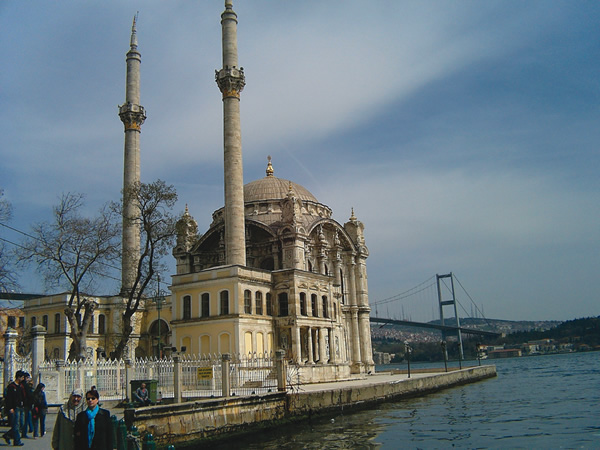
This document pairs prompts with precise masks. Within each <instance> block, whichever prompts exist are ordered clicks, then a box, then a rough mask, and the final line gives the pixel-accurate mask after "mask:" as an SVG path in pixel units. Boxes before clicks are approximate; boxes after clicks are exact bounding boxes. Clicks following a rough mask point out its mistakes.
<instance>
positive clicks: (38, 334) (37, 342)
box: [31, 325, 46, 386]
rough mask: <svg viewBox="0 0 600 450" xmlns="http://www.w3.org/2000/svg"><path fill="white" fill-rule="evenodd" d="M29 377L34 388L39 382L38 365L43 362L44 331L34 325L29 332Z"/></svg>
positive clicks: (42, 328)
mask: <svg viewBox="0 0 600 450" xmlns="http://www.w3.org/2000/svg"><path fill="white" fill-rule="evenodd" d="M31 337H32V342H31V372H32V373H31V377H32V378H33V384H34V386H37V385H38V384H39V383H40V382H41V380H40V364H42V363H43V362H44V359H45V358H44V347H45V342H46V339H45V338H46V329H45V328H44V327H43V326H41V325H36V326H35V327H33V328H32V330H31Z"/></svg>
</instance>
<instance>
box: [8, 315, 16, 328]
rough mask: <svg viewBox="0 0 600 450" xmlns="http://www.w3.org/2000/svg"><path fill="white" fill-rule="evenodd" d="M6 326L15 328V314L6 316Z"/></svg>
mask: <svg viewBox="0 0 600 450" xmlns="http://www.w3.org/2000/svg"><path fill="white" fill-rule="evenodd" d="M8 326H9V327H10V328H17V318H16V317H15V316H8Z"/></svg>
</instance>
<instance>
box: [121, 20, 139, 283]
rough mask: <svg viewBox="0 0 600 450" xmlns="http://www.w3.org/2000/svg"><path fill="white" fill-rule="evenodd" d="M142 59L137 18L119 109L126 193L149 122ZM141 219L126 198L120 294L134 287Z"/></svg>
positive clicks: (133, 181) (135, 179) (134, 178)
mask: <svg viewBox="0 0 600 450" xmlns="http://www.w3.org/2000/svg"><path fill="white" fill-rule="evenodd" d="M141 62H142V56H141V54H140V52H139V51H138V49H137V34H136V27H135V18H134V20H133V26H132V27H131V42H130V49H129V52H127V80H126V90H125V103H123V104H122V105H121V106H120V107H119V117H120V118H121V121H122V122H123V125H124V126H125V148H124V154H123V189H124V190H126V189H128V188H131V187H132V186H134V185H135V184H136V183H139V182H140V133H141V130H142V124H143V123H144V121H145V120H146V111H145V110H144V107H143V106H141V105H140V104H139V103H140V64H141ZM138 215H139V206H138V205H137V202H136V200H135V199H134V198H132V197H131V195H130V193H128V192H124V194H123V242H122V247H123V256H122V262H121V293H122V294H125V293H127V292H129V291H130V290H131V289H132V287H133V283H134V279H135V272H136V267H137V257H138V252H139V249H140V232H139V228H138V226H137V224H136V223H134V222H132V220H131V219H132V218H135V217H137V216H138Z"/></svg>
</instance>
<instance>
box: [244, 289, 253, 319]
mask: <svg viewBox="0 0 600 450" xmlns="http://www.w3.org/2000/svg"><path fill="white" fill-rule="evenodd" d="M244 312H245V313H246V314H252V292H250V291H249V290H248V289H246V290H245V291H244Z"/></svg>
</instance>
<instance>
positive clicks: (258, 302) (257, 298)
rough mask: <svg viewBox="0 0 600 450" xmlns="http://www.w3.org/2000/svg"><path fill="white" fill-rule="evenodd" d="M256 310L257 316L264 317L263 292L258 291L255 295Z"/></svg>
mask: <svg viewBox="0 0 600 450" xmlns="http://www.w3.org/2000/svg"><path fill="white" fill-rule="evenodd" d="M254 308H255V309H256V314H258V315H259V316H262V313H263V302H262V292H260V291H256V293H255V294H254Z"/></svg>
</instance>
